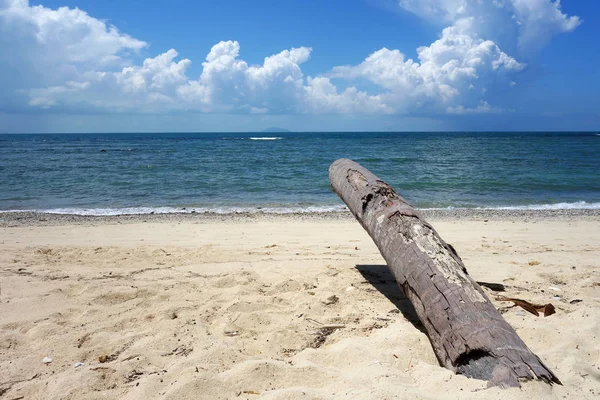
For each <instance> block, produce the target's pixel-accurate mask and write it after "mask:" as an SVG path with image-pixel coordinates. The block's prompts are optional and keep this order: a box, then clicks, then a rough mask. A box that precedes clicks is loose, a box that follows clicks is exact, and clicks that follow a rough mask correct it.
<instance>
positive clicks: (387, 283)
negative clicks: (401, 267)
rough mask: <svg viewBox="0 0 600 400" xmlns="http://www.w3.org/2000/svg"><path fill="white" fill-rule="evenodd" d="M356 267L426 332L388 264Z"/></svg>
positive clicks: (414, 323) (415, 324) (417, 326)
mask: <svg viewBox="0 0 600 400" xmlns="http://www.w3.org/2000/svg"><path fill="white" fill-rule="evenodd" d="M356 269H357V270H358V272H360V273H361V275H362V276H363V277H364V278H365V279H366V280H367V281H368V282H369V283H370V284H371V285H373V287H374V288H375V289H377V290H378V291H379V292H380V293H381V294H383V295H384V296H385V297H387V299H388V300H389V301H391V302H392V304H394V305H395V306H396V307H397V308H398V310H399V311H400V312H401V313H402V315H403V316H404V318H406V319H407V320H408V321H409V322H410V323H411V324H413V326H414V327H415V328H417V329H418V330H420V331H421V332H423V333H426V332H425V328H424V327H423V324H422V323H421V321H420V320H419V317H418V316H417V312H416V311H415V308H414V307H413V305H412V304H411V302H410V301H409V300H408V298H407V297H406V296H405V295H404V293H402V291H401V290H400V287H398V284H397V283H396V279H395V278H394V275H392V273H391V272H390V270H389V268H388V267H387V265H363V264H359V265H357V266H356Z"/></svg>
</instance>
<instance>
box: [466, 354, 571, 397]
mask: <svg viewBox="0 0 600 400" xmlns="http://www.w3.org/2000/svg"><path fill="white" fill-rule="evenodd" d="M536 358H537V357H536ZM536 361H538V362H539V363H541V361H540V360H539V359H537V360H536ZM523 362H524V363H525V364H526V365H527V363H526V362H525V361H523ZM542 365H543V364H542ZM536 369H538V371H537V373H536V371H535V370H534V369H533V368H532V367H531V366H529V370H525V369H520V370H515V369H514V368H511V367H509V366H508V365H506V364H505V363H503V362H502V361H501V360H498V359H497V358H496V357H494V356H493V355H492V354H490V353H489V352H487V351H484V350H472V351H470V352H468V353H465V354H463V355H461V356H460V357H459V359H458V360H457V365H456V372H457V373H458V374H461V375H464V376H466V377H468V378H473V379H481V380H485V381H488V387H492V386H498V387H501V388H509V387H520V386H521V385H520V382H522V381H528V380H536V379H537V380H542V381H544V382H546V383H548V384H552V383H556V384H559V385H562V383H561V382H560V381H559V380H558V378H557V377H556V376H554V374H553V373H552V372H551V371H550V370H548V369H545V370H540V369H539V368H536Z"/></svg>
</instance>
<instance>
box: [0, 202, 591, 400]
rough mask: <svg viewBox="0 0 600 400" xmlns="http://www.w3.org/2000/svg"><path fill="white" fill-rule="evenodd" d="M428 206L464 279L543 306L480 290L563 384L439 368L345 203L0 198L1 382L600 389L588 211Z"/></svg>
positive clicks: (160, 394) (243, 395)
mask: <svg viewBox="0 0 600 400" xmlns="http://www.w3.org/2000/svg"><path fill="white" fill-rule="evenodd" d="M428 220H429V221H430V222H431V223H432V224H433V226H434V227H435V228H436V229H437V230H438V232H439V233H440V235H441V236H442V238H444V239H445V240H446V241H447V242H449V243H451V244H452V245H453V246H454V247H455V249H456V250H457V251H458V253H459V255H460V256H461V257H462V258H463V260H464V262H465V265H466V267H467V269H468V271H469V273H470V274H471V276H472V277H473V278H475V279H476V280H478V281H486V282H495V283H503V284H505V285H507V291H506V292H505V293H503V294H504V295H505V296H509V297H517V298H521V299H524V300H528V301H531V302H536V303H543V304H546V303H552V304H553V305H554V306H555V307H556V314H554V315H551V316H548V317H536V316H534V315H532V314H529V313H527V312H525V311H524V310H522V309H520V308H518V307H512V308H509V306H510V305H511V304H512V303H509V302H502V301H497V300H493V302H494V304H495V305H496V306H497V307H498V308H499V309H501V310H502V311H503V312H504V314H503V315H504V317H505V318H506V320H507V321H508V322H509V323H510V324H511V325H512V326H513V327H514V328H515V329H516V331H517V332H518V334H519V335H520V336H521V338H522V339H523V340H524V341H525V343H526V344H527V345H528V346H529V347H530V348H531V349H532V351H533V352H535V353H536V354H537V355H538V356H539V357H540V358H541V359H542V360H543V362H544V363H545V364H546V365H547V366H548V367H549V368H550V369H551V370H552V371H553V372H554V373H555V374H556V375H557V376H558V378H559V379H560V380H561V381H562V383H563V385H562V386H560V385H554V386H550V385H548V384H545V383H543V382H526V383H524V384H523V387H522V388H521V389H506V390H502V389H499V388H491V389H486V384H485V382H482V381H478V380H473V379H467V378H465V377H463V376H459V375H454V374H453V373H452V372H451V371H449V370H447V369H444V368H442V367H440V366H439V364H438V362H437V360H436V357H435V355H434V353H433V350H432V348H431V345H430V343H429V341H428V339H427V336H426V335H425V334H424V333H423V332H422V331H421V328H422V327H421V325H420V324H419V322H418V320H417V319H416V317H415V314H414V311H413V310H412V309H411V306H410V304H409V302H408V301H407V300H406V298H404V297H403V295H402V294H401V292H400V290H399V289H398V288H397V286H396V284H395V282H393V279H392V277H391V275H390V274H389V272H387V268H386V266H385V263H384V261H383V259H382V257H381V255H380V254H379V252H378V250H377V248H376V246H375V245H374V243H373V242H372V241H371V239H370V238H369V236H368V235H367V233H366V232H365V231H364V230H363V229H362V228H361V227H360V225H359V224H358V223H357V222H356V221H354V220H353V219H352V218H351V217H350V216H349V215H347V214H343V215H341V216H340V215H335V214H332V215H329V216H327V215H325V216H323V215H321V216H303V215H296V216H260V215H246V216H218V215H217V216H215V215H213V216H203V215H170V216H169V215H167V216H159V215H155V216H135V217H126V216H124V217H104V218H93V217H74V216H64V217H61V216H54V215H38V214H23V215H20V214H2V215H0V245H1V250H2V251H1V252H0V290H1V292H0V398H2V399H7V400H11V399H107V398H109V399H150V398H164V399H259V398H260V399H392V398H398V399H403V398H407V399H408V398H410V399H444V398H447V399H471V398H473V399H515V398H523V399H525V398H527V399H548V398H559V399H562V398H567V399H586V398H588V399H592V398H594V399H595V398H598V396H599V395H600V268H599V267H600V215H599V213H598V211H595V212H583V213H579V214H578V213H577V212H572V213H568V212H561V213H558V214H556V213H554V214H552V213H543V212H536V213H526V212H525V213H523V212H521V213H510V212H506V213H502V212H497V213H491V214H489V215H488V214H485V213H483V214H481V213H476V212H475V213H463V214H460V213H458V214H456V213H454V214H451V215H446V214H443V213H442V214H435V213H433V214H431V215H430V216H429V217H428ZM486 291H487V292H488V293H489V296H490V298H492V299H494V296H495V294H494V293H493V292H491V291H489V290H488V289H486ZM327 324H340V325H343V327H342V328H340V329H329V330H327V329H322V326H323V325H327ZM44 357H49V358H51V359H52V362H51V363H48V364H45V363H44V362H43V359H44ZM78 362H82V363H84V365H82V366H79V367H77V368H75V364H76V363H78Z"/></svg>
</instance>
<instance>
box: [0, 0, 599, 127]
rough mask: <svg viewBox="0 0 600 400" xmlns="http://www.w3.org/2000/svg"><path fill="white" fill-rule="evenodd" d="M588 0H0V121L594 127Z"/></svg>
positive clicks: (595, 9) (593, 14)
mask: <svg viewBox="0 0 600 400" xmlns="http://www.w3.org/2000/svg"><path fill="white" fill-rule="evenodd" d="M599 3H600V2H597V1H592V0H586V1H584V0H577V1H575V0H563V1H562V2H561V3H559V2H557V1H551V0H489V1H483V2H482V1H480V0H346V1H341V0H329V1H323V0H321V1H316V0H304V1H300V0H286V1H275V0H271V1H264V0H255V1H229V0H224V1H219V2H213V1H183V0H171V1H161V0H146V1H113V0H105V1H102V2H99V1H91V0H80V1H71V0H64V1H54V0H52V1H43V2H34V1H30V2H28V1H26V0H0V52H1V53H2V54H3V62H2V63H1V64H0V132H132V131H134V132H145V131H255V130H262V129H265V128H268V127H272V126H279V127H283V128H287V129H290V130H295V131H324V130H325V131H326V130H341V131H348V130H350V131H352V130H393V131H404V130H452V131H454V130H459V131H460V130H599V129H600V109H599V108H598V103H599V101H598V100H600V95H599V94H598V93H600V83H599V82H600V72H599V71H600V68H599V67H598V65H599V61H600V60H599V58H600V56H599V54H600V51H598V50H600V49H599V47H600V46H599V45H598V41H597V38H598V37H600V28H599V26H600V24H599V23H598V22H599V21H598V17H599V16H600V4H599Z"/></svg>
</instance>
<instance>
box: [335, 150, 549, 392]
mask: <svg viewBox="0 0 600 400" xmlns="http://www.w3.org/2000/svg"><path fill="white" fill-rule="evenodd" d="M329 179H330V181H331V185H332V187H333V191H334V192H335V193H336V194H337V195H338V196H340V197H341V198H342V200H343V201H344V202H345V203H346V205H347V206H348V208H349V209H350V211H351V212H352V214H354V216H355V217H356V219H357V220H358V222H360V224H361V225H362V226H363V228H365V230H366V231H367V232H368V233H369V235H370V236H371V238H372V239H373V241H374V242H375V244H376V245H377V247H378V248H379V251H380V252H381V254H382V256H383V258H384V259H385V261H386V262H387V265H388V268H390V270H391V272H392V273H393V274H394V277H395V278H396V281H397V283H398V285H399V286H400V288H401V290H402V291H403V292H404V294H405V295H406V296H407V297H408V299H409V300H410V302H411V303H412V305H413V306H414V308H415V310H416V312H417V315H418V316H419V319H420V320H421V322H422V323H423V325H424V327H425V329H426V331H427V335H428V337H429V340H430V341H431V344H432V347H433V350H434V352H435V354H436V356H437V358H438V360H439V362H440V364H441V365H442V366H444V367H446V368H448V369H450V370H452V371H454V372H456V373H459V374H462V375H465V376H467V377H470V378H475V379H483V380H486V381H488V386H500V387H519V386H520V381H523V380H532V379H538V380H543V381H545V382H547V383H549V384H551V383H552V382H555V383H559V384H560V381H559V380H558V378H557V377H556V376H555V375H554V374H553V373H552V372H551V371H550V370H549V369H548V368H547V367H546V366H545V365H544V364H543V363H542V361H541V360H540V359H539V358H538V357H537V356H536V355H535V354H534V353H533V352H531V350H529V349H528V348H527V346H526V345H525V343H524V342H523V340H521V338H520V337H519V336H518V335H517V333H516V332H515V330H514V329H513V328H512V327H511V326H510V325H509V324H508V323H507V322H506V321H505V320H504V318H502V316H501V315H500V313H499V312H498V311H497V310H496V308H495V307H494V305H493V304H492V303H491V302H490V300H489V299H488V297H487V296H486V294H485V293H484V291H483V290H482V289H481V287H480V286H479V285H478V284H477V282H475V280H473V279H472V278H471V277H470V276H469V274H468V273H467V270H466V268H465V266H464V264H463V262H462V260H461V259H460V257H459V256H458V254H457V253H456V251H455V250H454V248H453V247H452V246H451V245H449V244H447V243H446V242H444V241H443V240H442V238H441V237H440V236H439V235H438V234H437V232H436V231H435V229H433V227H432V226H431V225H430V224H429V223H427V222H426V221H425V220H424V219H423V218H421V217H420V215H419V214H418V213H417V212H416V211H415V209H414V208H412V207H411V206H410V205H409V204H408V203H407V202H406V201H405V200H404V199H403V198H402V197H401V196H400V195H398V194H397V193H396V192H395V191H394V190H393V189H392V188H391V187H390V186H389V185H388V184H387V183H385V182H383V181H382V180H380V179H379V178H377V177H376V176H375V175H373V174H372V173H371V172H369V171H368V170H367V169H366V168H364V167H362V166H360V165H359V164H357V163H355V162H354V161H351V160H348V159H340V160H337V161H335V162H334V163H333V164H332V165H331V166H330V168H329Z"/></svg>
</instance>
